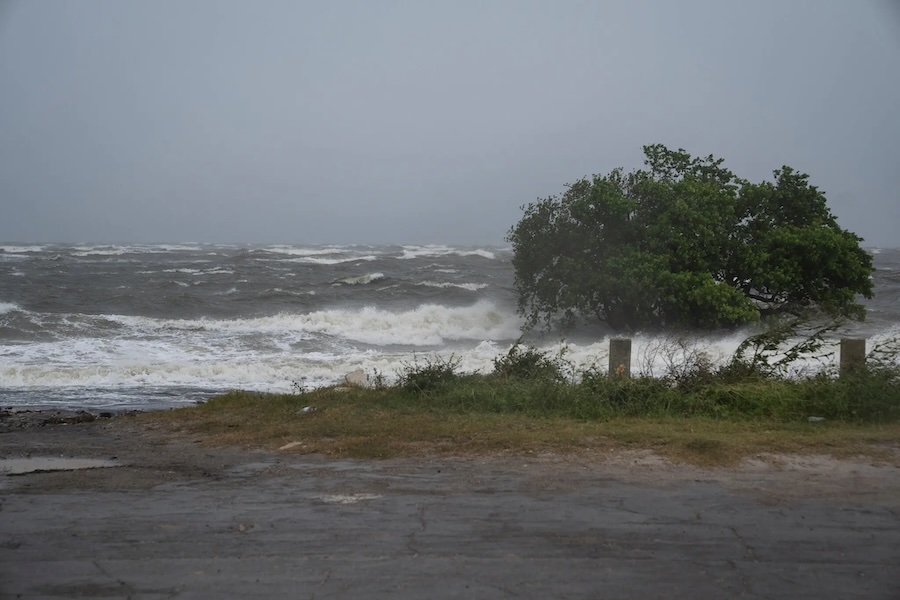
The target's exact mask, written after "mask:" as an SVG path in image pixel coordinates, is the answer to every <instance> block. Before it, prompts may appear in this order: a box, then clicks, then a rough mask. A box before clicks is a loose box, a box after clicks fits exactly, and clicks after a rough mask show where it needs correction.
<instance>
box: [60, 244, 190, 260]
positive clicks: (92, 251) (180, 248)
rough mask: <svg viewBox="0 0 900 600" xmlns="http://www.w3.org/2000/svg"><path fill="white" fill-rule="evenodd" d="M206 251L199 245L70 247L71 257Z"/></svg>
mask: <svg viewBox="0 0 900 600" xmlns="http://www.w3.org/2000/svg"><path fill="white" fill-rule="evenodd" d="M201 250H203V251H206V249H205V248H204V247H203V246H202V245H200V244H127V245H121V246H119V245H109V244H104V245H80V246H72V247H71V248H69V252H70V253H71V255H72V256H78V257H87V256H121V255H123V254H165V253H169V252H198V251H201Z"/></svg>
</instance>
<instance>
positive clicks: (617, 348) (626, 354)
mask: <svg viewBox="0 0 900 600" xmlns="http://www.w3.org/2000/svg"><path fill="white" fill-rule="evenodd" d="M609 376H610V377H631V340H626V339H614V340H609Z"/></svg>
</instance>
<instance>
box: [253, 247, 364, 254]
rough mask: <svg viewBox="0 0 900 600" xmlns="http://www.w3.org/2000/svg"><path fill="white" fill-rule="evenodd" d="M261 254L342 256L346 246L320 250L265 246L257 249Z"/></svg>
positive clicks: (346, 249)
mask: <svg viewBox="0 0 900 600" xmlns="http://www.w3.org/2000/svg"><path fill="white" fill-rule="evenodd" d="M259 250H262V251H263V252H271V253H273V254H286V255H288V256H322V255H328V254H344V253H346V252H348V251H352V250H350V249H348V248H347V247H346V246H325V247H322V248H310V247H298V246H284V245H276V246H265V247H264V248H259Z"/></svg>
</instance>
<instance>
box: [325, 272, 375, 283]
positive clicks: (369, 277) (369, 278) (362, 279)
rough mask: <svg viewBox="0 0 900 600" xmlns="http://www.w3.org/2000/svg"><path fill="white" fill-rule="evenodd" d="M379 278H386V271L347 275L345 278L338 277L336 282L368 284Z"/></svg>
mask: <svg viewBox="0 0 900 600" xmlns="http://www.w3.org/2000/svg"><path fill="white" fill-rule="evenodd" d="M379 279H384V273H366V274H365V275H358V276H356V277H345V278H344V279H338V280H337V281H335V282H334V283H335V284H341V283H343V284H345V285H366V284H369V283H372V282H373V281H378V280H379Z"/></svg>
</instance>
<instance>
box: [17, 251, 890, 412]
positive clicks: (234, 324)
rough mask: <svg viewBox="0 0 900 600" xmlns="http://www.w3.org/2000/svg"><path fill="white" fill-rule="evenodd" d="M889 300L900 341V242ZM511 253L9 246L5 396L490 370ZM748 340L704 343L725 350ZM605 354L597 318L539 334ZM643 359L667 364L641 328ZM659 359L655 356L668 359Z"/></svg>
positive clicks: (34, 398) (542, 343)
mask: <svg viewBox="0 0 900 600" xmlns="http://www.w3.org/2000/svg"><path fill="white" fill-rule="evenodd" d="M873 253H874V258H875V265H876V267H877V271H876V273H875V275H874V280H875V290H876V297H875V299H874V300H873V301H871V302H869V303H868V307H869V318H868V320H867V322H866V323H863V324H859V325H854V326H853V328H852V329H851V330H850V331H848V332H847V333H850V334H853V335H863V336H866V337H869V338H870V339H871V340H873V341H877V340H879V339H885V338H888V337H891V336H896V335H900V250H896V249H890V250H888V249H884V250H873ZM510 258H511V254H510V251H509V249H506V248H498V247H449V246H314V247H307V246H287V245H278V246H255V247H254V246H222V245H199V244H181V245H103V246H98V245H79V246H55V245H28V244H6V245H3V244H0V405H2V406H4V407H7V406H17V407H26V406H28V407H38V406H64V407H77V408H107V409H121V408H137V409H147V408H158V407H166V406H175V405H180V404H184V403H191V402H194V401H196V400H198V399H202V398H206V397H208V396H209V395H211V394H214V393H217V392H221V391H224V390H228V389H236V388H239V389H247V390H258V391H276V392H277V391H291V390H292V389H294V384H295V383H296V384H299V385H302V386H304V387H307V388H308V387H316V386H322V385H328V384H332V383H336V382H338V381H340V380H341V379H342V378H343V376H344V375H345V374H346V373H348V372H349V371H352V370H354V369H356V368H361V369H363V370H365V371H367V372H369V373H371V372H372V371H373V370H374V369H377V370H378V371H379V372H381V373H383V374H385V375H386V376H387V377H388V378H389V379H390V378H391V377H393V376H394V375H395V373H396V371H397V370H398V369H399V368H401V366H402V364H403V363H404V362H409V361H411V360H412V359H413V357H414V355H418V356H423V355H430V354H433V353H441V354H443V355H445V356H447V355H449V354H450V353H454V354H455V355H456V356H458V357H459V358H460V359H461V361H462V362H461V367H462V369H464V370H466V371H477V370H480V371H488V370H490V369H491V367H492V360H493V359H494V357H496V356H497V355H498V354H500V353H502V352H505V351H506V349H508V348H509V346H510V345H511V344H512V343H514V342H515V340H516V339H517V338H518V337H519V336H520V327H521V320H520V318H519V317H518V316H517V315H516V311H515V303H516V296H515V291H514V289H513V272H512V267H511V265H510ZM743 337H744V334H742V333H740V332H739V333H733V334H729V335H724V336H708V337H705V338H703V339H699V338H698V339H697V340H696V341H697V343H698V344H701V345H702V346H704V347H706V348H707V349H708V350H709V351H710V352H711V353H712V354H713V358H725V357H726V356H729V355H730V354H731V353H732V352H733V351H734V349H735V348H736V347H737V345H738V344H739V343H740V341H741V340H742V339H743ZM563 338H565V342H566V344H567V346H568V351H567V354H566V358H567V359H568V360H570V361H572V362H574V363H575V364H578V365H583V366H587V365H589V364H591V363H592V362H596V363H599V364H601V365H602V364H603V363H604V361H605V359H606V347H607V343H606V332H605V331H604V330H603V328H601V327H598V326H590V325H587V326H584V327H580V328H578V329H576V330H573V331H566V332H559V331H556V332H549V333H546V334H543V335H541V336H536V335H535V336H532V340H533V341H534V342H535V343H536V344H537V345H538V346H539V347H542V348H544V349H558V348H559V345H560V341H561V339H563ZM634 340H635V347H636V349H635V365H636V367H638V368H651V369H653V368H658V367H659V365H658V362H659V360H660V357H653V356H652V352H650V350H651V349H652V348H653V347H654V346H655V345H658V342H659V341H660V340H659V338H656V337H654V336H644V335H637V336H634ZM654 363H656V364H654Z"/></svg>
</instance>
